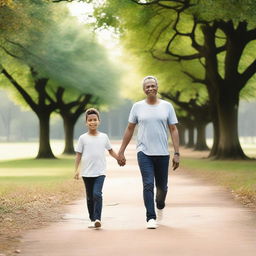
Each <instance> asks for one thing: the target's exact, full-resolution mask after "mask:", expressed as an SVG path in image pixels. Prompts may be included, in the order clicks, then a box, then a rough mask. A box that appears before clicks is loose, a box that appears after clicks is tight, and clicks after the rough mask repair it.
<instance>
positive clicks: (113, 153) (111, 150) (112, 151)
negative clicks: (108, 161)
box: [108, 148, 118, 160]
mask: <svg viewBox="0 0 256 256" xmlns="http://www.w3.org/2000/svg"><path fill="white" fill-rule="evenodd" d="M108 153H109V154H110V155H111V156H112V157H114V158H115V159H116V160H118V155H117V153H116V152H115V151H114V150H113V149H112V148H111V149H110V150H109V151H108Z"/></svg>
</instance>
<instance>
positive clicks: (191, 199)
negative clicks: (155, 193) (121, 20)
mask: <svg viewBox="0 0 256 256" xmlns="http://www.w3.org/2000/svg"><path fill="white" fill-rule="evenodd" d="M127 158H128V164H129V165H127V166H125V167H123V168H120V167H118V166H117V165H116V163H115V161H113V160H112V159H108V166H109V168H108V169H109V170H110V171H109V173H108V177H107V179H106V182H105V185H104V209H103V219H102V222H103V228H102V229H101V230H91V229H88V228H87V224H88V222H89V221H88V217H87V214H86V212H85V202H84V200H82V201H77V202H75V203H74V204H73V205H69V206H67V207H66V213H65V214H64V215H63V219H62V221H60V222H58V223H53V224H51V225H50V226H48V227H46V228H43V229H38V230H32V231H29V232H28V233H26V235H25V236H24V237H23V238H22V244H21V247H20V250H21V253H20V255H24V256H101V255H102V256H126V255H127V256H137V255H138V256H144V255H145V256H156V255H157V256H165V255H166V256H167V255H168V256H170V255H172V256H194V255H195V256H205V255H207V256H211V255H214V256H216V255H217V256H223V255H225V256H230V255H232V256H238V255H241V256H249V255H250V256H255V255H256V217H255V214H253V213H252V212H250V210H249V209H247V208H244V207H242V206H241V205H240V204H239V203H238V202H235V201H233V199H232V198H231V196H230V194H229V193H228V192H227V191H225V189H223V188H220V187H218V186H212V185H209V184H204V183H202V181H200V180H199V179H193V178H191V177H190V176H186V175H184V174H183V173H182V168H181V169H180V170H179V171H178V172H171V173H170V184H169V193H168V197H167V206H166V208H165V209H164V211H163V214H162V216H159V219H160V220H159V228H158V229H156V230H147V229H145V210H144V206H143V201H142V186H141V178H140V174H139V171H138V167H137V165H136V161H135V153H134V145H131V146H130V147H129V148H128V152H127ZM80 182H81V181H80Z"/></svg>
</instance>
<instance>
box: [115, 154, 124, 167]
mask: <svg viewBox="0 0 256 256" xmlns="http://www.w3.org/2000/svg"><path fill="white" fill-rule="evenodd" d="M117 162H118V164H119V165H120V166H124V165H125V164H126V159H125V156H124V154H123V153H119V154H118V159H117Z"/></svg>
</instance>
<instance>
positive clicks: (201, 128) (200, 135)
mask: <svg viewBox="0 0 256 256" xmlns="http://www.w3.org/2000/svg"><path fill="white" fill-rule="evenodd" d="M196 128H197V138H196V146H195V150H200V151H203V150H208V149H209V148H208V146H207V144H206V136H205V129H206V124H205V123H199V124H198V125H197V127H196Z"/></svg>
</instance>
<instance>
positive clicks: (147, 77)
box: [142, 76, 158, 86]
mask: <svg viewBox="0 0 256 256" xmlns="http://www.w3.org/2000/svg"><path fill="white" fill-rule="evenodd" d="M148 79H153V80H155V82H156V85H158V81H157V78H156V77H154V76H145V77H144V78H143V80H142V86H144V83H145V81H146V80H148Z"/></svg>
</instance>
